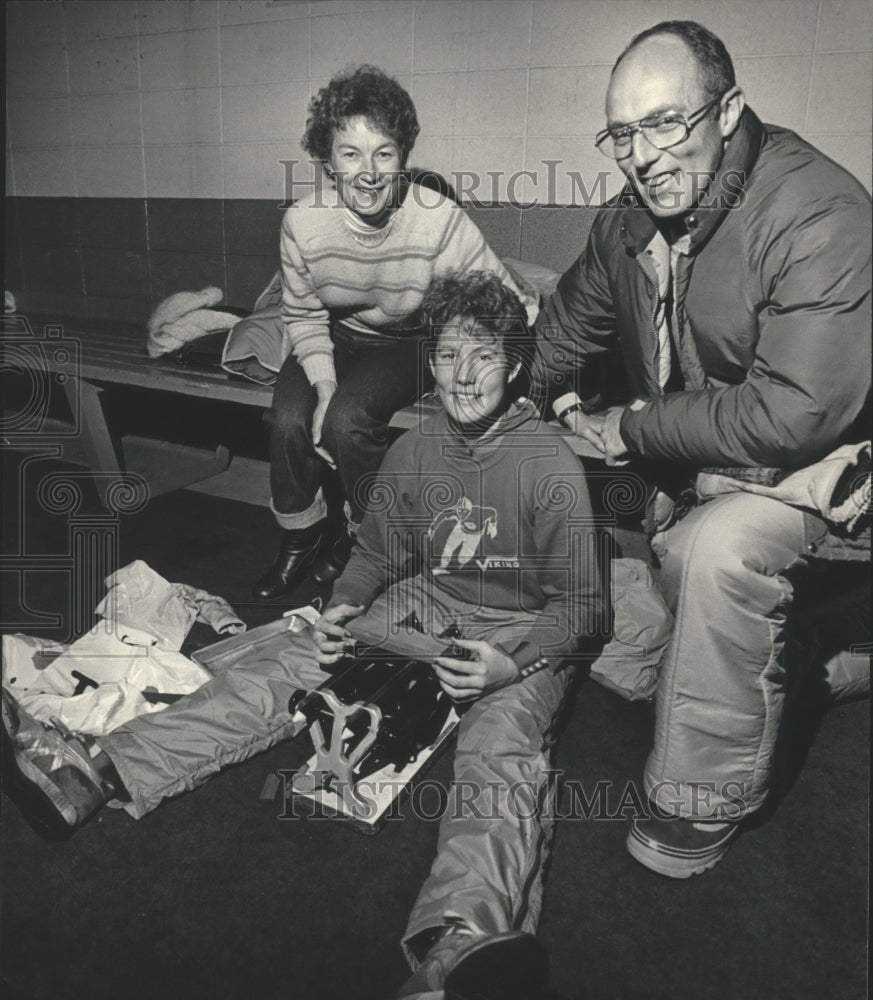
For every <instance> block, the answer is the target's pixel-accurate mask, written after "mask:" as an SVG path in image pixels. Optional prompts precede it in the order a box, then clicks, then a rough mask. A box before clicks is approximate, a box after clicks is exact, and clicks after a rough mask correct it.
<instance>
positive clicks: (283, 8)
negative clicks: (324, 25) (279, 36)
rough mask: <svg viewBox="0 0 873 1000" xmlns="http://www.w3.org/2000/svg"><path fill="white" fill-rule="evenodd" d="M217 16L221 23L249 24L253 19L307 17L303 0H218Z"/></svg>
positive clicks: (284, 19)
mask: <svg viewBox="0 0 873 1000" xmlns="http://www.w3.org/2000/svg"><path fill="white" fill-rule="evenodd" d="M218 16H219V19H220V21H221V23H222V24H251V23H252V22H254V21H286V20H288V19H289V18H296V17H309V4H308V3H306V2H305V0H299V2H297V0H278V2H276V0H220V2H219V4H218Z"/></svg>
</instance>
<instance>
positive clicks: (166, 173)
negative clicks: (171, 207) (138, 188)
mask: <svg viewBox="0 0 873 1000" xmlns="http://www.w3.org/2000/svg"><path fill="white" fill-rule="evenodd" d="M145 169H146V194H147V196H148V197H149V198H220V197H221V196H222V187H221V146H218V145H215V146H208V145H200V146H193V145H182V146H146V148H145Z"/></svg>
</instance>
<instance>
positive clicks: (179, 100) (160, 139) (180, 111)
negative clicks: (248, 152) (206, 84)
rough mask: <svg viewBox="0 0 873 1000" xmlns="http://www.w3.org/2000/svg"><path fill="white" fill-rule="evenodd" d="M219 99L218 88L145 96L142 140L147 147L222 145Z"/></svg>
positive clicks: (163, 91)
mask: <svg viewBox="0 0 873 1000" xmlns="http://www.w3.org/2000/svg"><path fill="white" fill-rule="evenodd" d="M220 100H221V94H220V91H219V89H218V88H217V87H210V88H207V89H198V90H155V91H150V92H148V93H145V94H143V95H142V122H143V141H144V142H145V144H146V145H147V146H148V145H154V144H159V145H160V144H181V145H186V144H189V143H199V142H206V143H218V142H220V141H221V111H220Z"/></svg>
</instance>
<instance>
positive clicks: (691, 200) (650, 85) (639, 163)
mask: <svg viewBox="0 0 873 1000" xmlns="http://www.w3.org/2000/svg"><path fill="white" fill-rule="evenodd" d="M711 96H713V95H709V94H707V93H706V92H705V90H704V89H703V85H702V83H701V81H700V76H699V72H698V66H697V62H696V60H695V58H694V56H693V54H692V53H691V50H690V49H689V48H688V47H687V46H686V45H685V43H684V42H683V41H681V40H680V39H679V38H677V37H676V36H675V35H655V36H653V37H651V38H647V39H646V40H645V41H643V42H641V43H640V44H639V45H638V46H637V47H636V48H634V49H631V51H630V52H628V54H627V55H626V56H625V57H624V58H623V59H622V60H621V62H620V63H619V64H618V66H617V67H616V70H615V72H614V74H613V77H612V80H611V81H610V84H609V89H608V91H607V93H606V120H607V125H608V126H609V128H616V127H618V126H620V125H626V124H629V123H631V122H636V121H639V120H640V119H641V118H647V117H649V116H650V115H656V114H659V113H662V112H666V111H675V112H678V113H680V114H683V115H685V116H686V118H687V117H690V116H691V115H692V114H693V112H695V111H697V110H698V109H699V108H700V107H702V106H703V105H705V104H706V102H707V101H708V100H710V97H711ZM722 103H723V104H724V103H725V102H722ZM739 107H740V109H741V104H740V105H739ZM737 119H738V111H737V109H736V107H735V105H734V104H733V103H732V104H731V107H730V108H729V110H728V111H719V106H718V105H717V106H716V108H714V109H713V111H711V112H710V113H709V114H707V115H705V116H704V118H703V120H702V121H700V122H698V123H697V124H696V125H694V126H693V128H692V131H691V133H690V134H689V135H688V137H687V138H686V139H685V140H683V141H682V142H680V143H679V144H678V145H676V146H672V147H671V148H670V149H656V148H655V147H654V146H653V145H651V143H649V142H648V141H647V140H646V138H645V136H644V135H643V134H642V133H640V132H637V133H636V134H635V135H634V137H633V151H632V153H631V155H630V156H628V157H626V158H625V159H622V160H619V161H618V166H619V168H620V169H621V170H622V172H623V173H624V174H626V175H627V176H628V177H629V178H630V180H631V182H632V183H633V185H634V187H635V188H636V189H637V191H638V192H639V194H640V196H641V197H642V199H643V201H644V202H645V204H646V206H647V207H648V208H649V209H650V210H651V212H652V213H653V214H654V215H657V216H658V217H660V218H666V217H668V216H674V215H683V214H685V213H686V212H689V211H691V209H693V208H694V207H695V205H697V203H698V202H699V200H700V198H701V196H702V194H703V193H704V192H705V191H706V189H707V187H708V185H709V181H710V179H711V177H712V175H713V173H714V172H715V171H716V169H717V168H718V165H719V163H720V162H721V158H722V154H723V151H724V139H725V138H726V137H727V136H728V135H730V133H731V131H733V128H734V126H735V125H736V121H737Z"/></svg>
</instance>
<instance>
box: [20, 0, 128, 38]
mask: <svg viewBox="0 0 873 1000" xmlns="http://www.w3.org/2000/svg"><path fill="white" fill-rule="evenodd" d="M35 6H39V7H47V6H50V5H49V4H35ZM63 6H64V19H65V21H66V32H67V44H68V45H85V44H87V43H89V42H95V41H98V40H99V39H101V38H120V37H123V36H125V35H136V4H135V3H131V2H130V0H76V2H75V3H65V4H64V5H63Z"/></svg>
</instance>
